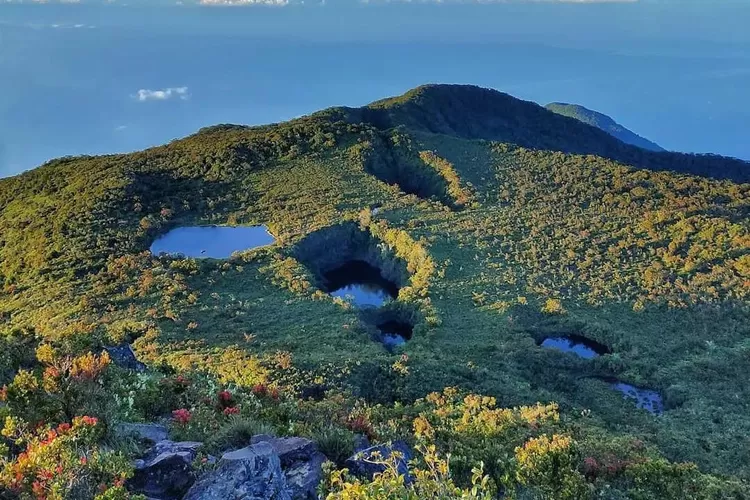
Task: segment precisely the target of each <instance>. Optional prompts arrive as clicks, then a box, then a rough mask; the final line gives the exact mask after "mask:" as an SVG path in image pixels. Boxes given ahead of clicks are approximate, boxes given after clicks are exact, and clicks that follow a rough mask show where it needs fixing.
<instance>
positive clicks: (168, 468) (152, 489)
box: [128, 441, 203, 500]
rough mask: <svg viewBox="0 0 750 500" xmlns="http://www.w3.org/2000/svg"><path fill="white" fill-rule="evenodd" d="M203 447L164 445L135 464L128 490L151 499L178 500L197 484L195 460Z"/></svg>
mask: <svg viewBox="0 0 750 500" xmlns="http://www.w3.org/2000/svg"><path fill="white" fill-rule="evenodd" d="M202 444H203V443H197V442H192V441H186V442H179V443H175V442H173V441H160V442H158V443H156V445H154V447H153V448H151V449H150V450H149V451H148V452H146V455H145V456H144V457H143V458H142V459H140V460H136V461H135V463H134V466H135V473H134V474H133V477H132V478H131V479H130V480H129V481H128V488H129V489H130V490H131V491H134V492H136V493H141V494H144V495H146V496H147V497H156V498H160V499H163V500H178V499H180V498H182V496H183V495H184V494H185V492H186V491H187V490H188V489H189V488H190V486H191V485H192V484H193V482H195V472H194V470H193V460H194V459H195V456H196V454H197V451H198V448H200V447H201V445H202Z"/></svg>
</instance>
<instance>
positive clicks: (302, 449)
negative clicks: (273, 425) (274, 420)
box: [251, 434, 327, 500]
mask: <svg viewBox="0 0 750 500" xmlns="http://www.w3.org/2000/svg"><path fill="white" fill-rule="evenodd" d="M251 442H252V443H253V444H255V443H268V444H270V445H271V447H272V448H273V450H274V452H275V453H276V454H277V455H278V457H279V461H280V462H281V468H282V470H283V471H284V476H285V477H286V482H287V486H288V489H289V493H290V494H291V496H292V498H293V499H294V500H315V499H317V498H318V496H317V489H318V484H320V482H321V481H322V480H323V464H324V463H325V462H326V461H327V458H326V457H325V455H323V454H322V453H320V452H319V451H318V446H317V445H316V444H315V443H314V442H312V441H310V440H309V439H305V438H300V437H289V438H276V437H272V436H267V435H262V434H261V435H259V436H254V437H253V439H252V441H251Z"/></svg>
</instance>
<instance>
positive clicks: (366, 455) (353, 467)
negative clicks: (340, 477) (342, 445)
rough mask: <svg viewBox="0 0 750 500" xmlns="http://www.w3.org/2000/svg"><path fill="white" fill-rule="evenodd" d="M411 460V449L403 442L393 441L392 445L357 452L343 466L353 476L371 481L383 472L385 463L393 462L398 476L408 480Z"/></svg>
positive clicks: (377, 446) (372, 447) (382, 445)
mask: <svg viewBox="0 0 750 500" xmlns="http://www.w3.org/2000/svg"><path fill="white" fill-rule="evenodd" d="M409 460H411V449H410V448H409V445H407V444H406V443H405V442H403V441H395V442H393V443H392V444H390V445H388V444H379V445H376V446H371V447H369V448H366V449H364V450H362V451H359V452H357V453H355V454H354V455H352V456H351V457H349V458H348V459H347V460H346V463H345V466H346V468H347V469H349V472H351V473H352V474H354V475H355V476H359V477H362V478H367V479H372V478H373V476H375V474H379V473H382V472H385V470H386V465H385V464H384V462H385V463H390V462H392V461H395V466H396V470H397V471H398V473H399V475H402V476H405V477H406V479H407V481H408V480H409V468H408V466H407V464H408V462H409Z"/></svg>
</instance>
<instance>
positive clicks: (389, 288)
mask: <svg viewBox="0 0 750 500" xmlns="http://www.w3.org/2000/svg"><path fill="white" fill-rule="evenodd" d="M324 278H325V281H326V285H325V290H326V291H327V292H328V293H330V294H331V295H332V296H333V297H340V298H342V299H344V300H348V301H350V302H352V303H353V304H354V305H356V306H358V307H380V306H382V305H383V304H384V303H385V302H386V301H387V300H390V299H395V298H396V297H397V296H398V286H397V285H396V284H395V283H393V282H391V281H388V280H387V279H385V278H384V277H383V275H382V274H381V273H380V270H379V269H378V268H377V267H374V266H371V265H370V264H368V263H367V262H364V261H361V260H352V261H349V262H347V263H346V264H344V265H342V266H340V267H337V268H335V269H333V270H331V271H329V272H327V273H325V274H324Z"/></svg>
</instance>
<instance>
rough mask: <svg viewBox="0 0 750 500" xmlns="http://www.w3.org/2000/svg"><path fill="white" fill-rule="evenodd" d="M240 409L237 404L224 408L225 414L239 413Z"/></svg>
mask: <svg viewBox="0 0 750 500" xmlns="http://www.w3.org/2000/svg"><path fill="white" fill-rule="evenodd" d="M239 412H240V409H239V408H238V407H236V406H230V407H228V408H224V415H237V414H239Z"/></svg>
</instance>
